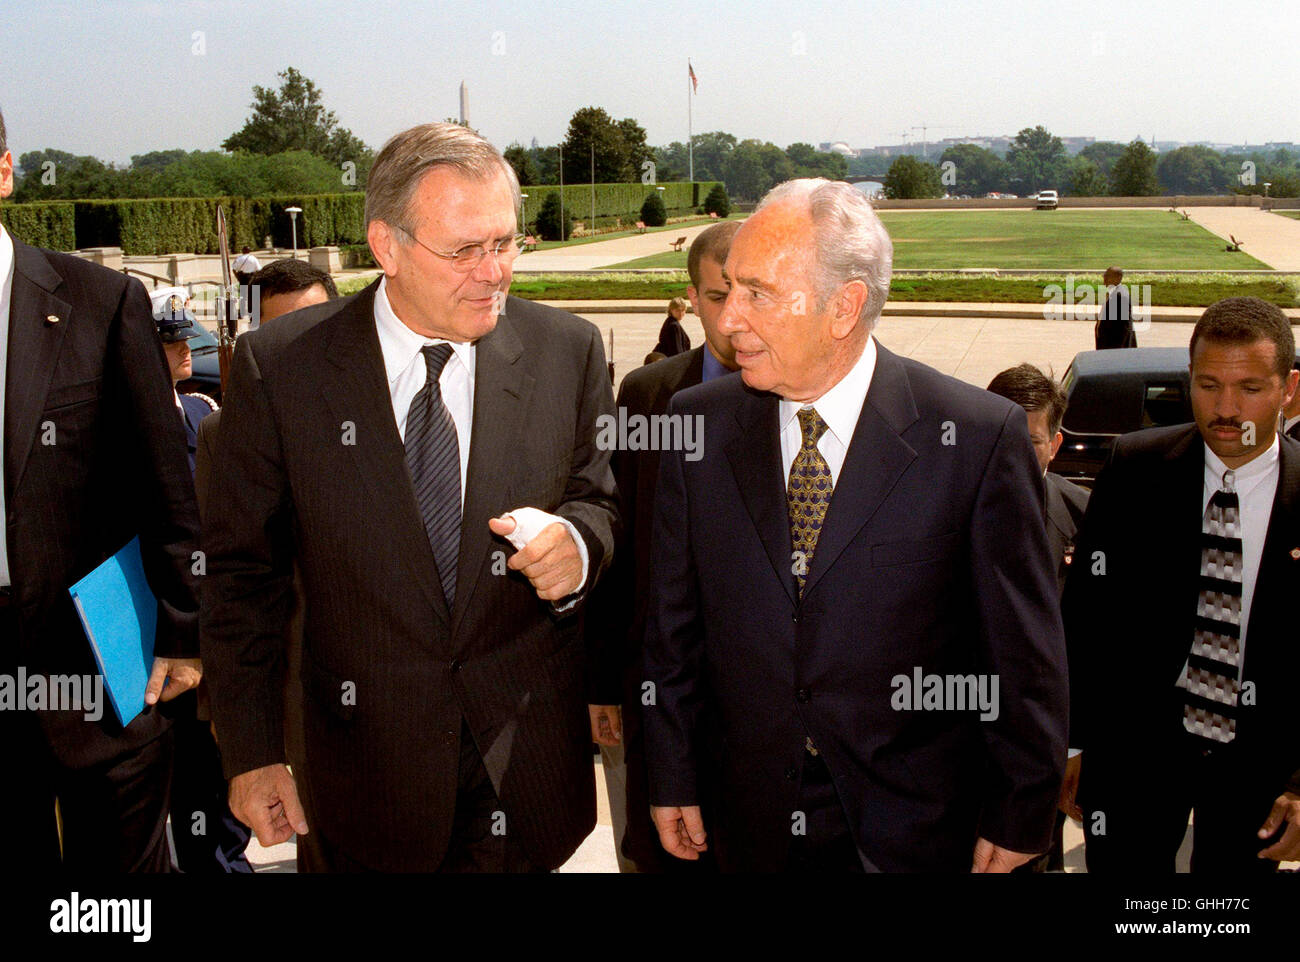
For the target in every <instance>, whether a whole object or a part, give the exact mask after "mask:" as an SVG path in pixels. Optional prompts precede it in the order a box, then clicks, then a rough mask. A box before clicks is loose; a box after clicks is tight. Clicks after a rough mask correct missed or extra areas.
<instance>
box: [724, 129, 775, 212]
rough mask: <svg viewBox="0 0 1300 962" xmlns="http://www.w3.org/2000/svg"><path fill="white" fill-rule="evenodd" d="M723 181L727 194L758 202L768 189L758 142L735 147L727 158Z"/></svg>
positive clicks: (751, 141)
mask: <svg viewBox="0 0 1300 962" xmlns="http://www.w3.org/2000/svg"><path fill="white" fill-rule="evenodd" d="M723 181H724V182H725V183H726V185H727V193H729V194H730V195H731V196H732V197H739V198H742V199H744V200H758V199H759V198H760V197H762V196H763V194H764V193H766V191H767V188H768V183H769V182H768V177H767V171H766V170H764V169H763V158H762V154H761V153H760V151H759V149H758V141H754V140H746V141H743V142H741V143H739V144H737V145H736V146H735V148H734V149H733V150H732V151H731V152H730V154H729V155H728V157H727V166H726V169H725V172H724V176H723Z"/></svg>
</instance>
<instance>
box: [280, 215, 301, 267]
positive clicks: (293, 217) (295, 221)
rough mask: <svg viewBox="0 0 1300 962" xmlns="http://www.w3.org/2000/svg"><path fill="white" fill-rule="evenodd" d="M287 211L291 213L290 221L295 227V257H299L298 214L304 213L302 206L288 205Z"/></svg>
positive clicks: (295, 258)
mask: <svg viewBox="0 0 1300 962" xmlns="http://www.w3.org/2000/svg"><path fill="white" fill-rule="evenodd" d="M284 211H285V213H286V214H288V215H289V222H290V224H291V225H292V227H293V259H294V260H297V259H298V215H299V214H301V213H302V208H301V207H286V208H285V209H284Z"/></svg>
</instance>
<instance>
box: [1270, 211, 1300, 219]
mask: <svg viewBox="0 0 1300 962" xmlns="http://www.w3.org/2000/svg"><path fill="white" fill-rule="evenodd" d="M1273 213H1275V214H1281V215H1282V216H1283V217H1290V218H1291V219H1292V220H1300V210H1275V211H1273Z"/></svg>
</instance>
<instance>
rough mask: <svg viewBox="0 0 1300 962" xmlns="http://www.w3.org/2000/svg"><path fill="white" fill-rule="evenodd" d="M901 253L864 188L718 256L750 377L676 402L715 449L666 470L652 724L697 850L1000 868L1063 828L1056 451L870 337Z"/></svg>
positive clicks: (681, 828) (677, 849) (866, 864)
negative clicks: (1053, 535) (1051, 479)
mask: <svg viewBox="0 0 1300 962" xmlns="http://www.w3.org/2000/svg"><path fill="white" fill-rule="evenodd" d="M891 259H892V245H891V243H890V240H889V236H888V235H887V234H886V233H885V230H884V228H883V226H882V225H881V224H880V221H879V219H878V218H877V217H876V216H875V213H874V212H873V211H872V209H871V206H870V204H869V203H868V202H867V201H866V200H865V198H863V197H862V195H861V194H860V193H859V192H857V191H856V190H854V189H853V188H852V187H850V186H848V185H847V184H843V183H832V182H829V181H825V180H820V179H817V180H797V181H791V182H789V183H786V184H783V185H781V186H779V187H777V188H775V189H774V190H773V191H772V192H771V193H770V194H768V196H767V197H766V198H765V199H764V201H763V203H762V204H761V205H760V206H759V208H758V210H757V211H756V213H755V214H754V215H753V216H752V217H751V218H749V220H748V221H746V223H745V225H744V226H743V227H742V228H741V229H740V231H739V232H738V233H737V235H736V237H735V240H734V241H733V243H732V245H731V250H730V253H729V255H728V257H727V263H726V274H727V277H728V279H729V281H730V283H731V291H730V294H729V295H728V297H727V303H726V307H725V309H724V310H723V313H722V317H721V318H720V319H719V329H720V330H721V331H722V332H723V333H724V334H726V335H727V336H729V337H730V339H731V343H732V345H733V346H734V347H735V349H736V360H737V362H738V363H739V365H740V370H741V377H740V378H724V379H721V380H719V381H713V382H709V383H706V384H702V385H700V386H699V387H696V388H692V389H690V390H688V391H685V392H682V393H680V394H678V395H677V396H676V397H675V398H674V399H673V402H672V404H671V407H670V414H674V415H678V416H688V417H694V416H698V417H701V418H703V423H704V428H705V436H706V437H707V438H708V443H707V444H705V445H704V446H703V452H702V456H697V458H696V459H695V460H688V459H687V458H686V457H685V456H684V454H685V453H684V452H676V453H671V452H670V453H666V454H664V455H663V457H662V460H661V471H660V478H659V485H658V493H657V500H656V502H655V524H654V542H655V543H654V556H653V562H652V566H651V571H652V573H653V574H652V577H653V579H654V597H653V600H652V602H651V604H650V611H649V625H648V628H647V632H646V680H647V682H649V683H650V684H649V686H648V687H647V688H646V690H647V691H650V692H652V693H653V696H654V697H653V706H648V707H646V708H645V726H646V736H647V746H648V754H649V761H650V773H651V803H652V805H653V806H654V810H653V816H654V819H655V822H656V825H657V827H658V829H659V833H660V840H661V842H662V843H663V845H664V847H665V849H667V850H668V851H669V852H671V853H672V854H674V855H677V856H678V857H681V858H687V859H690V858H696V857H698V854H699V852H700V851H701V850H703V849H705V848H706V847H713V848H714V850H715V851H716V854H717V857H718V862H719V865H720V867H721V868H722V869H724V870H733V871H734V870H741V871H782V870H787V871H814V872H821V871H864V870H866V871H889V872H894V871H940V872H952V871H969V870H972V869H974V870H976V871H1007V870H1010V869H1012V868H1014V867H1015V866H1016V865H1018V864H1021V863H1022V862H1024V861H1027V860H1028V859H1029V858H1030V857H1031V856H1032V855H1033V854H1034V853H1036V852H1040V851H1042V850H1043V849H1045V848H1046V846H1047V843H1048V839H1049V837H1050V835H1051V831H1052V825H1053V819H1054V814H1055V811H1056V804H1057V795H1058V791H1059V789H1060V785H1061V779H1062V772H1063V770H1064V766H1065V756H1066V744H1065V742H1066V714H1067V706H1066V679H1065V667H1064V665H1065V652H1064V641H1063V638H1062V631H1061V622H1060V613H1059V611H1058V607H1057V603H1056V585H1055V582H1054V579H1053V578H1052V570H1053V568H1052V564H1051V560H1050V558H1049V556H1048V547H1047V538H1046V534H1045V532H1044V529H1043V521H1042V519H1043V486H1042V481H1041V475H1040V471H1039V468H1038V461H1037V459H1036V457H1035V455H1034V450H1033V447H1032V445H1031V444H1030V441H1029V433H1028V429H1027V427H1026V422H1025V416H1024V412H1023V411H1022V410H1021V409H1020V408H1019V407H1017V406H1016V405H1014V404H1012V403H1011V402H1010V401H1007V400H1006V399H1005V398H999V397H995V396H993V395H990V394H988V393H986V392H984V391H981V390H979V389H978V388H975V387H973V386H971V385H968V384H963V383H961V382H959V381H957V380H954V379H953V378H950V377H947V376H945V375H942V374H940V373H938V372H937V371H934V370H932V369H931V368H928V367H926V366H924V365H922V364H918V363H916V362H914V361H910V360H908V359H906V358H900V357H897V356H896V355H894V354H892V353H890V352H889V351H888V350H886V349H885V348H884V347H883V346H881V345H879V344H877V343H876V341H875V339H874V338H873V336H872V333H871V329H872V327H873V326H874V324H875V322H876V319H877V318H878V317H879V315H880V311H881V308H882V307H883V305H884V301H885V297H886V295H887V293H888V290H889V275H890V266H891ZM691 453H692V454H693V455H696V454H697V453H696V452H691ZM706 746H708V747H707V748H706ZM715 782H716V784H717V791H718V797H717V799H716V801H715V800H714V799H712V798H711V797H710V798H706V799H705V801H706V805H707V804H708V803H713V806H712V808H708V807H706V809H705V811H706V812H708V817H709V820H710V824H708V825H707V826H706V825H705V824H704V820H703V817H702V815H701V808H700V801H701V799H700V788H701V786H703V785H705V784H709V785H712V784H714V783H715ZM708 794H709V795H710V796H711V795H712V790H710V791H709V792H708Z"/></svg>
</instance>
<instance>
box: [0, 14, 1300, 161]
mask: <svg viewBox="0 0 1300 962" xmlns="http://www.w3.org/2000/svg"><path fill="white" fill-rule="evenodd" d="M1107 8H1109V11H1108V12H1107ZM1298 23H1300V3H1297V2H1296V0H1289V2H1275V3H1265V2H1254V0H1229V2H1226V3H1225V2H1208V0H1167V2H1162V0H1129V2H1126V3H1124V4H1117V5H1110V4H1107V5H1105V6H1104V7H1103V6H1102V5H1099V4H1096V3H1072V2H1063V3H1062V2H1035V0H1028V2H1008V0H984V2H970V0H947V2H941V3H929V2H921V0H915V2H908V3H903V2H894V0H891V2H860V3H855V2H852V0H847V2H830V3H821V2H815V0H811V2H804V0H787V2H770V0H750V2H747V3H707V2H695V3H692V2H682V0H643V2H637V3H622V2H595V0H590V2H589V0H558V2H556V0H549V2H532V3H489V2H480V3H466V2H440V0H423V2H413V0H373V2H361V0H257V2H251V0H156V2H155V0H93V2H92V0H4V18H3V27H0V108H3V110H4V114H5V119H6V122H7V124H8V127H9V143H10V147H11V149H13V150H14V152H15V154H19V153H22V152H23V151H26V150H33V149H38V148H43V147H56V148H60V149H63V150H68V151H72V152H73V153H79V154H80V153H88V154H94V155H96V156H99V157H101V158H103V159H105V160H111V161H117V162H126V161H127V160H128V159H129V158H130V156H131V155H132V154H137V153H142V152H144V151H148V150H160V149H168V148H173V147H184V148H187V149H215V148H217V147H219V145H220V143H221V141H222V140H223V139H224V138H225V137H227V136H228V135H229V134H231V133H232V132H234V131H235V130H237V129H238V128H239V127H240V126H241V125H242V123H243V121H244V119H245V117H246V116H247V115H248V112H249V111H248V106H249V103H250V101H251V99H252V92H251V91H252V86H253V84H261V85H263V86H271V87H274V86H277V83H278V82H277V80H276V76H275V75H276V72H277V71H279V70H282V69H284V68H285V67H286V66H294V67H297V68H298V69H299V70H301V71H302V72H303V73H304V74H306V75H307V76H308V77H310V78H311V79H312V80H314V81H315V82H316V83H317V85H318V86H320V87H321V89H322V90H323V91H324V99H325V103H326V106H328V107H329V108H331V109H332V110H334V112H335V113H336V114H337V115H338V118H339V121H340V123H341V124H342V125H343V126H345V127H348V128H350V129H351V130H352V132H353V133H355V134H357V135H358V136H359V137H361V138H362V139H363V140H364V141H366V142H367V143H368V144H370V145H371V146H374V147H376V148H377V147H378V146H380V145H381V144H382V143H383V141H384V140H386V139H387V138H388V137H389V136H391V135H392V134H393V133H395V132H396V131H398V130H401V129H403V128H405V127H408V126H410V125H412V124H415V123H420V122H423V121H428V120H441V119H443V118H444V117H450V116H454V115H455V114H456V113H457V104H458V100H457V90H458V88H459V85H460V82H461V81H462V80H464V81H466V82H467V83H468V84H469V93H470V121H471V123H472V124H473V126H474V127H476V128H477V129H478V130H479V131H480V132H482V133H483V134H484V135H485V136H486V137H488V138H489V139H490V140H492V141H493V142H495V143H496V144H497V145H498V146H501V147H505V146H506V145H507V144H509V143H510V142H511V141H513V140H519V141H521V142H523V143H525V144H527V143H528V141H529V140H530V139H531V138H532V137H534V136H535V137H537V139H538V141H539V142H540V143H542V144H552V143H555V142H557V141H558V140H560V139H562V137H563V135H564V131H565V128H566V126H567V123H568V119H569V117H570V116H571V115H572V113H573V112H574V110H576V109H577V108H579V107H584V106H589V105H594V106H599V107H604V108H605V109H606V110H607V111H609V113H610V114H612V115H613V116H614V117H615V118H622V117H625V116H631V117H634V118H636V119H637V120H638V121H639V122H640V123H641V124H642V125H643V126H644V127H645V128H646V132H647V134H648V140H649V142H650V143H651V144H652V145H658V144H665V143H668V142H669V141H672V140H682V141H684V140H685V139H686V135H687V76H686V61H687V57H690V58H691V60H692V62H693V63H694V65H695V72H696V74H697V75H698V76H699V80H700V87H699V94H698V96H697V97H696V98H695V101H694V115H695V116H694V129H695V131H696V132H701V131H708V130H719V129H721V130H726V131H728V132H730V133H733V134H735V135H737V136H738V137H741V138H744V137H758V138H760V139H763V140H771V141H774V142H775V143H777V144H779V145H781V146H782V147H784V146H786V145H788V144H790V143H793V142H794V141H800V140H802V141H807V142H810V143H813V144H817V143H819V142H823V141H834V140H843V141H846V142H847V143H849V144H850V145H851V146H854V147H862V146H870V145H873V144H880V143H899V142H901V141H902V140H903V132H904V131H905V130H906V131H907V132H908V135H909V137H912V138H914V139H919V138H920V136H921V132H920V131H919V130H917V131H913V130H912V129H911V128H912V127H914V126H918V127H919V126H920V125H921V124H928V125H930V129H929V131H928V136H929V139H931V140H935V139H939V138H942V137H948V136H959V135H976V134H984V135H990V134H1014V133H1015V132H1016V131H1017V130H1019V129H1020V128H1022V127H1026V126H1032V125H1034V124H1040V123H1041V124H1043V125H1044V126H1046V127H1047V128H1048V129H1049V130H1051V131H1052V132H1053V133H1056V134H1060V135H1063V136H1075V135H1077V136H1094V137H1097V138H1098V139H1112V140H1120V141H1128V140H1131V139H1132V138H1133V137H1135V136H1138V135H1141V136H1142V137H1143V138H1144V139H1149V138H1150V137H1152V136H1153V135H1154V136H1155V137H1157V138H1158V139H1160V140H1210V141H1223V142H1231V143H1241V142H1244V141H1249V142H1251V143H1260V142H1263V141H1266V140H1284V141H1285V140H1290V141H1300V112H1297V110H1296V104H1297V102H1298V101H1300V57H1298V56H1297V55H1296V51H1295V45H1294V43H1293V40H1294V38H1295V32H1296V26H1297V24H1298ZM196 35H197V36H196Z"/></svg>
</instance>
